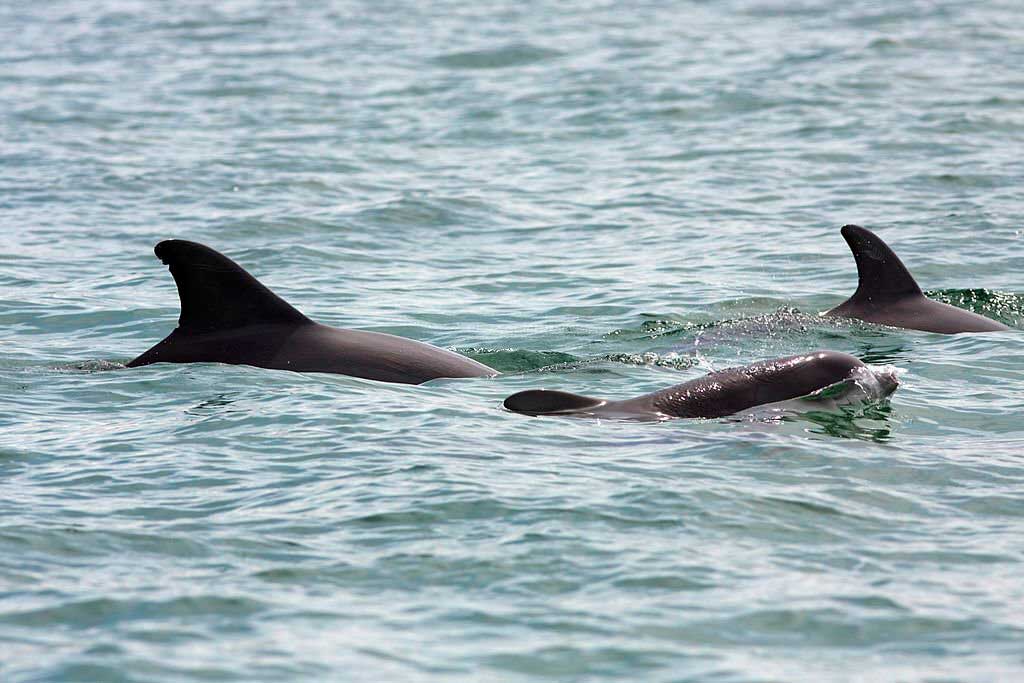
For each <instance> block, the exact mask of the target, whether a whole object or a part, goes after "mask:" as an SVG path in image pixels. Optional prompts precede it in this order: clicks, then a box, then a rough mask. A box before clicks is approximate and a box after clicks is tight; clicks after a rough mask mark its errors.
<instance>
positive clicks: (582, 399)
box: [505, 389, 606, 415]
mask: <svg viewBox="0 0 1024 683" xmlns="http://www.w3.org/2000/svg"><path fill="white" fill-rule="evenodd" d="M605 403H606V401H602V400H601V399H599V398H591V397H590V396H580V395H579V394H570V393H569V392H568V391H548V390H547V389H530V390H528V391H520V392H519V393H518V394H512V395H511V396H509V397H508V398H506V399H505V408H506V409H508V410H511V411H512V412H514V413H524V414H526V415H552V414H566V413H578V412H586V410H587V409H588V408H597V407H598V406H603V405H604V404H605Z"/></svg>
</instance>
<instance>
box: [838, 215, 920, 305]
mask: <svg viewBox="0 0 1024 683" xmlns="http://www.w3.org/2000/svg"><path fill="white" fill-rule="evenodd" d="M842 234H843V239H845V240H846V243H847V244H848V245H850V251H852V252H853V258H854V260H856V262H857V278H858V280H859V281H858V283H857V291H856V292H854V293H853V296H851V297H850V299H849V300H850V301H851V302H855V303H864V304H866V303H880V302H885V301H893V300H895V299H902V298H904V297H907V296H915V295H916V296H923V294H922V293H921V288H920V287H918V286H917V282H915V281H914V278H913V276H912V275H911V274H910V271H908V270H907V268H906V266H904V265H903V262H902V261H900V258H899V256H897V255H896V254H895V253H893V250H892V249H890V248H889V246H888V245H887V244H886V243H885V242H883V241H882V240H881V238H879V237H878V235H876V234H875V233H873V232H871V231H870V230H866V229H865V228H862V227H860V226H859V225H844V226H843V229H842Z"/></svg>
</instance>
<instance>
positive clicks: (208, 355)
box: [128, 240, 498, 384]
mask: <svg viewBox="0 0 1024 683" xmlns="http://www.w3.org/2000/svg"><path fill="white" fill-rule="evenodd" d="M154 251H155V253H156V255H157V257H158V258H159V259H160V260H161V261H163V262H164V263H166V264H167V265H168V266H170V269H171V275H172V276H173V277H174V282H175V284H177V286H178V296H179V298H180V299H181V316H180V317H179V318H178V327H177V328H176V329H175V330H174V331H173V332H171V334H170V335H168V336H167V338H165V339H164V340H163V341H161V342H159V343H158V344H156V346H154V347H153V348H151V349H149V350H148V351H146V352H145V353H143V354H142V355H141V356H139V357H138V358H136V359H135V360H133V361H131V362H130V363H128V367H130V368H134V367H138V366H141V365H149V364H150V363H229V364H234V365H239V364H241V365H254V366H256V367H261V368H271V369H276V370H294V371H296V372H329V373H335V374H341V375H351V376H354V377H364V378H366V379H375V380H380V381H383V382H400V383H405V384H420V383H422V382H426V381H428V380H432V379H437V378H440V377H488V376H493V375H497V374H498V371H497V370H494V369H493V368H489V367H487V366H486V365H483V364H482V363H478V362H476V361H475V360H471V359H469V358H466V357H465V356H461V355H459V354H457V353H454V352H452V351H448V350H445V349H440V348H438V347H436V346H431V345H430V344H425V343H423V342H418V341H414V340H412V339H406V338H404V337H396V336H394V335H390V334H381V333H379V332H364V331H361V330H344V329H338V328H334V327H328V326H327V325H321V324H319V323H315V322H313V321H312V320H310V319H309V318H307V317H306V316H305V315H303V314H302V313H300V312H299V311H298V310H297V309H295V308H293V307H292V306H291V305H290V304H288V303H287V302H286V301H285V300H284V299H281V298H280V297H279V296H277V295H276V294H274V293H273V292H272V291H270V290H269V289H267V288H266V287H265V286H264V285H263V284H261V283H260V282H259V281H258V280H257V279H256V278H254V277H253V276H252V275H250V274H249V273H247V272H246V271H245V270H244V269H243V268H242V267H241V266H239V265H238V264H237V263H235V262H234V261H232V260H231V259H229V258H228V257H226V256H224V255H223V254H221V253H219V252H217V251H214V250H213V249H211V248H209V247H207V246H204V245H202V244H199V243H197V242H188V241H185V240H166V241H164V242H160V243H159V244H158V245H156V248H155V249H154Z"/></svg>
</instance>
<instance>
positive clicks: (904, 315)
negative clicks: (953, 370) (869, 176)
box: [825, 225, 1010, 334]
mask: <svg viewBox="0 0 1024 683" xmlns="http://www.w3.org/2000/svg"><path fill="white" fill-rule="evenodd" d="M842 234H843V238H844V239H845V240H846V243H847V244H848V245H850V251H852V252H853V258H854V260H855V261H856V262H857V277H858V280H859V282H858V284H857V291H856V292H854V293H853V296H851V297H850V298H849V299H847V300H846V301H844V302H843V303H841V304H839V305H838V306H836V307H835V308H833V309H832V310H830V311H828V312H826V313H825V315H827V316H839V317H843V318H857V319H859V320H865V321H867V322H870V323H879V324H881V325H889V326H891V327H904V328H907V329H911V330H923V331H925V332H941V333H943V334H956V333H958V332H998V331H1005V330H1009V329H1010V328H1009V327H1007V326H1006V325H1004V324H1002V323H1000V322H996V321H995V320H992V319H991V318H986V317H984V316H981V315H978V314H977V313H972V312H971V311H965V310H964V309H962V308H957V307H956V306H950V305H949V304H944V303H941V302H939V301H933V300H931V299H929V298H928V297H926V296H925V295H924V293H922V292H921V288H920V287H918V285H917V282H915V281H914V278H913V277H912V276H911V275H910V272H909V271H908V270H907V268H906V266H904V265H903V262H902V261H900V259H899V257H898V256H896V254H895V253H893V251H892V249H890V248H889V246H888V245H887V244H886V243H885V242H883V241H882V240H881V239H880V238H879V237H878V235H876V234H874V233H873V232H871V231H870V230H866V229H864V228H862V227H860V226H857V225H844V226H843V229H842Z"/></svg>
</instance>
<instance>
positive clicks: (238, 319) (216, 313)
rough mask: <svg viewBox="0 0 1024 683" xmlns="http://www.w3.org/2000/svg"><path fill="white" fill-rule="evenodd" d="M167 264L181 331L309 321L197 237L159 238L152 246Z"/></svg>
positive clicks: (207, 330)
mask: <svg viewBox="0 0 1024 683" xmlns="http://www.w3.org/2000/svg"><path fill="white" fill-rule="evenodd" d="M153 251H154V252H155V253H156V255H157V258H159V259H160V260H161V261H163V262H164V263H166V264H167V265H168V266H170V270H171V275H172V276H173V277H174V282H175V284H177V285H178V298H180V299H181V316H180V317H179V318H178V329H179V331H181V332H212V331H214V330H226V329H232V328H236V327H242V326H244V325H253V324H260V323H293V324H301V323H307V322H310V320H309V318H307V317H306V316H304V315H303V314H302V313H300V312H299V311H298V310H296V309H295V308H293V307H292V306H291V305H290V304H289V303H288V302H286V301H285V300H284V299H282V298H281V297H279V296H277V295H276V294H274V293H273V292H272V291H270V290H269V289H267V288H266V287H265V286H264V285H262V284H261V283H260V282H259V281H258V280H257V279H256V278H254V277H253V276H252V275H250V274H249V273H247V272H246V271H245V269H244V268H242V267H241V266H239V265H238V264H237V263H235V262H234V261H232V260H231V259H229V258H228V257H227V256H224V254H221V253H220V252H217V251H215V250H213V249H211V248H210V247H207V246H205V245H203V244H199V243H198V242H189V241H187V240H165V241H163V242H160V243H159V244H158V245H156V248H155V249H154V250H153Z"/></svg>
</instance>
